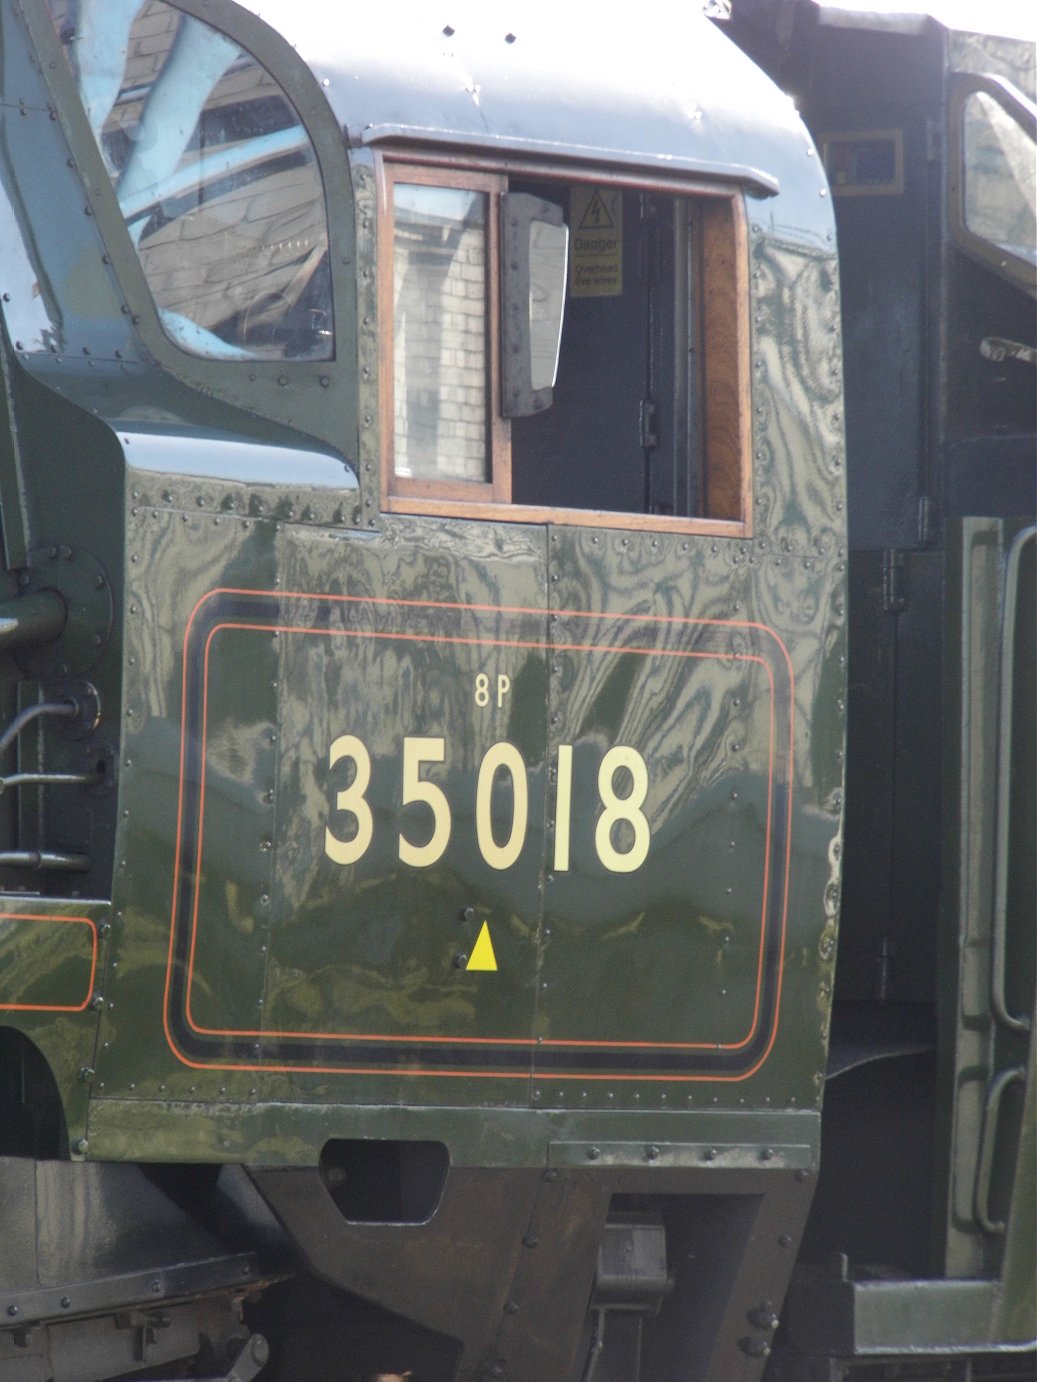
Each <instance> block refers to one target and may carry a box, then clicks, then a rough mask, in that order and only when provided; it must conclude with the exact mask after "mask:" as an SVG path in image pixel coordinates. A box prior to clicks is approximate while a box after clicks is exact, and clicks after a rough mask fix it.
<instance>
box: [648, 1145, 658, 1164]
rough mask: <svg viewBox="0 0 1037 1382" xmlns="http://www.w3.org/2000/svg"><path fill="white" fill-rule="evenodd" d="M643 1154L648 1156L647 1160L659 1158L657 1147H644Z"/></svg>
mask: <svg viewBox="0 0 1037 1382" xmlns="http://www.w3.org/2000/svg"><path fill="white" fill-rule="evenodd" d="M645 1156H646V1157H647V1158H648V1160H649V1161H658V1160H659V1148H658V1147H647V1148H646V1149H645Z"/></svg>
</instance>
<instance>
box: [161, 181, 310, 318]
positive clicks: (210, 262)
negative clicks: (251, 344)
mask: <svg viewBox="0 0 1037 1382" xmlns="http://www.w3.org/2000/svg"><path fill="white" fill-rule="evenodd" d="M228 236H231V237H232V242H233V247H234V254H233V256H228V254H227V237H228ZM326 241H327V237H326V232H325V227H324V216H323V202H322V192H321V187H320V181H319V178H318V176H317V171H316V168H315V166H314V165H313V164H312V163H309V164H303V165H300V166H296V167H293V168H288V169H283V170H281V171H280V172H277V173H270V172H268V173H266V175H265V176H264V177H262V178H261V179H259V180H257V181H245V182H244V183H242V184H241V185H238V186H235V187H233V188H231V189H230V190H229V191H227V192H224V193H223V194H222V195H219V196H207V197H206V199H205V202H204V204H203V205H202V206H200V207H199V208H197V209H196V210H192V211H188V212H186V213H185V214H184V215H180V216H177V217H175V219H173V220H170V221H168V222H167V223H166V224H165V225H162V226H160V227H159V228H158V229H157V230H155V231H154V232H152V233H150V234H145V235H144V236H143V237H142V239H141V242H140V247H139V248H140V256H141V260H142V261H143V263H144V268H145V272H146V274H147V277H148V282H149V283H150V285H151V290H152V292H153V293H154V295H155V300H156V302H157V304H158V305H159V307H162V308H166V309H169V310H171V311H178V312H183V313H185V314H187V313H189V315H190V316H191V318H192V320H194V321H196V322H198V324H199V325H201V326H204V327H208V328H213V327H215V326H217V325H218V324H219V323H220V322H221V321H223V320H224V319H226V317H227V316H228V315H230V313H231V312H234V311H238V312H243V311H246V309H250V310H249V320H250V324H252V325H254V326H259V325H262V324H263V323H264V322H265V321H266V320H267V319H268V318H276V317H279V316H281V315H282V314H283V313H284V311H285V310H286V309H287V308H288V307H290V306H291V305H292V304H293V303H294V302H295V301H296V299H297V298H298V297H299V294H300V293H301V292H302V290H303V289H304V288H305V286H306V284H307V283H308V282H309V279H310V275H311V274H312V273H313V271H314V269H315V267H316V264H317V261H318V260H319V259H320V257H321V255H322V254H323V253H324V251H325V249H326Z"/></svg>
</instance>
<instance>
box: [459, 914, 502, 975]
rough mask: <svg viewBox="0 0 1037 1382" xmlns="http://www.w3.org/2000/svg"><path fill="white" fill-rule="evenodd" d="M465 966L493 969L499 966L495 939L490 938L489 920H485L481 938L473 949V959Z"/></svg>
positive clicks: (468, 967) (467, 967)
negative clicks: (495, 951) (494, 947)
mask: <svg viewBox="0 0 1037 1382" xmlns="http://www.w3.org/2000/svg"><path fill="white" fill-rule="evenodd" d="M465 968H466V969H493V970H495V969H496V968H497V956H496V955H495V954H494V953H493V941H492V940H490V926H489V922H486V921H484V922H483V924H482V930H481V931H480V932H479V939H478V940H477V941H476V942H475V949H474V950H473V951H472V955H471V959H469V961H468V964H467V965H466V966H465Z"/></svg>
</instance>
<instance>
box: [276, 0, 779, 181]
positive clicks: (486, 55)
mask: <svg viewBox="0 0 1037 1382" xmlns="http://www.w3.org/2000/svg"><path fill="white" fill-rule="evenodd" d="M250 8H253V9H254V10H255V12H256V13H257V14H259V15H260V17H261V18H263V19H264V20H265V21H266V22H267V23H269V24H271V25H272V26H273V27H274V28H276V29H278V30H279V31H280V32H281V33H282V34H283V35H284V36H285V37H286V38H287V39H288V40H289V41H290V42H291V43H293V44H294V45H295V46H296V48H297V49H298V50H299V52H300V54H301V55H302V56H303V57H304V58H305V59H306V61H307V62H308V63H309V65H310V66H311V68H312V69H313V71H314V72H315V74H316V75H317V77H318V79H319V80H320V81H321V82H322V84H323V85H324V88H325V91H326V94H327V97H328V100H329V102H330V104H331V106H332V109H333V110H334V111H335V114H336V116H337V117H338V119H339V120H340V121H341V123H342V125H343V126H344V127H345V129H346V131H347V133H348V135H349V138H350V139H351V140H352V141H353V142H354V143H359V144H364V143H367V144H377V143H380V142H384V141H388V140H400V139H414V140H421V141H422V142H424V143H429V142H431V143H440V144H448V145H455V146H464V147H467V148H476V149H488V150H496V151H500V152H507V151H509V150H511V149H515V148H518V147H521V148H522V149H524V150H529V151H531V152H537V151H540V152H542V153H543V154H544V155H545V156H546V155H550V156H552V157H565V158H572V159H579V160H589V161H594V162H598V163H602V162H605V163H608V164H612V165H616V166H620V167H622V166H623V165H636V166H637V167H639V168H645V167H648V168H654V169H655V170H656V171H658V172H672V173H675V174H685V175H688V174H701V175H703V176H712V177H723V178H729V179H734V180H737V181H740V182H743V183H746V184H749V185H751V186H753V187H755V189H756V190H757V191H759V192H774V191H776V190H777V187H778V178H779V174H780V171H781V169H782V168H783V167H784V165H785V164H786V162H787V159H788V144H789V141H790V140H792V141H794V142H795V145H796V147H797V148H798V147H801V146H802V143H803V135H802V129H801V126H800V125H799V121H798V118H797V116H796V114H795V111H794V110H793V108H792V105H791V103H790V101H789V99H788V97H786V96H785V95H783V94H782V93H781V92H780V91H778V89H777V88H776V87H775V86H773V85H772V83H771V82H770V81H769V80H768V78H766V77H765V76H764V75H763V74H762V73H761V72H760V71H759V70H758V69H757V68H756V67H755V66H754V65H753V64H752V63H751V62H750V61H749V60H748V59H747V58H746V57H745V56H744V55H743V54H742V53H740V52H739V51H738V50H737V49H736V48H735V47H734V46H733V45H732V44H731V43H730V42H728V40H727V39H726V38H725V37H724V36H723V35H722V34H721V33H719V32H718V31H717V30H716V29H715V28H714V26H713V25H712V24H711V23H710V22H709V21H708V20H707V19H706V18H705V17H704V16H703V15H702V14H701V13H700V12H699V10H698V8H697V7H696V5H695V4H694V3H689V0H664V2H663V3H661V4H656V5H653V6H652V7H651V10H650V11H648V12H647V14H646V16H642V15H639V14H638V13H637V11H636V10H630V11H625V12H624V11H616V10H611V9H608V8H607V7H592V6H585V5H571V4H566V3H564V2H563V0H554V3H549V2H548V0H521V3H515V0H512V3H508V4H505V3H503V0H387V2H386V3H383V4H381V5H374V6H370V7H367V8H365V9H363V10H357V9H354V8H352V7H350V8H348V9H346V8H342V9H341V10H340V9H339V7H337V6H329V5H327V4H326V3H325V0H255V3H253V4H252V5H251V6H250Z"/></svg>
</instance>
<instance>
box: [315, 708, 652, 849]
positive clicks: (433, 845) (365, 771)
mask: <svg viewBox="0 0 1037 1382" xmlns="http://www.w3.org/2000/svg"><path fill="white" fill-rule="evenodd" d="M343 760H349V761H351V762H352V763H353V769H354V770H353V777H352V781H351V782H350V784H349V786H348V787H345V788H343V789H342V790H341V791H337V792H336V793H335V809H336V811H339V812H347V813H348V814H349V815H351V816H352V817H353V819H354V821H355V823H356V828H355V831H354V833H353V835H352V837H351V838H350V839H342V838H341V836H339V835H336V834H335V833H334V832H333V831H332V829H331V827H330V826H328V827H326V828H325V831H324V852H325V853H326V854H327V856H328V858H329V859H332V860H334V862H335V863H336V864H355V863H357V862H358V861H359V860H360V859H362V858H363V857H364V855H365V854H366V852H367V850H368V848H369V847H370V844H371V840H372V839H373V837H374V830H375V821H374V814H373V812H372V810H371V807H370V805H369V804H368V801H367V790H368V787H369V786H370V783H371V755H370V753H369V752H368V750H367V747H366V745H365V744H364V742H363V740H362V739H358V738H357V736H356V735H355V734H343V735H341V736H340V737H339V738H338V739H336V740H335V742H334V743H333V744H332V746H331V752H330V754H329V763H328V766H329V768H334V767H335V765H336V764H338V763H341V762H342V761H343ZM445 760H446V742H445V740H443V739H441V738H418V737H407V738H405V739H404V741H403V773H402V778H403V780H402V786H403V797H402V801H403V805H404V806H409V805H410V804H411V803H412V802H420V803H422V805H423V806H424V807H425V808H426V810H427V811H428V813H429V816H430V818H431V825H432V833H431V835H430V836H429V837H428V839H427V840H425V843H423V844H414V843H413V841H412V840H410V839H408V838H407V836H406V835H405V834H404V833H403V831H402V830H401V831H400V833H399V857H400V861H401V863H404V864H408V865H410V866H411V867H412V868H417V869H422V868H428V867H429V866H430V865H432V864H435V863H436V862H437V860H439V859H441V858H442V857H443V853H444V851H445V850H446V847H447V845H448V844H449V843H450V832H451V828H452V817H451V812H450V802H449V801H448V799H447V795H446V793H445V792H444V791H443V789H442V787H440V786H439V785H438V784H437V783H435V782H433V781H431V780H430V779H429V778H428V777H425V776H424V775H423V769H424V768H425V766H426V765H434V764H437V763H443V762H445ZM500 776H506V777H508V778H510V781H511V802H512V807H511V821H510V823H509V825H508V828H507V831H506V836H505V838H504V839H500V838H498V836H497V835H495V834H494V830H493V824H492V821H491V811H490V803H491V797H492V794H493V788H494V784H495V782H496V780H497V778H498V777H500ZM617 780H618V784H619V786H622V787H624V788H628V790H625V791H624V793H623V795H620V794H619V791H618V789H617ZM597 786H598V800H599V804H600V808H601V809H600V812H599V814H598V818H597V822H596V824H595V827H594V848H595V850H596V852H597V856H598V859H599V860H600V861H601V863H602V865H603V866H604V867H605V868H606V869H608V870H609V871H610V872H611V873H633V872H634V870H635V869H639V868H640V867H641V865H642V864H643V863H644V861H645V859H646V858H647V855H648V847H649V844H650V843H651V831H650V830H649V826H648V820H647V818H646V817H645V814H644V811H643V810H642V808H643V806H644V802H645V797H646V796H647V794H648V768H647V767H646V765H645V761H644V759H643V758H642V757H641V755H640V754H639V753H638V751H637V750H636V749H632V748H628V747H627V746H626V745H624V744H617V745H616V747H615V748H612V749H609V751H608V753H606V754H605V756H604V758H603V759H602V760H601V763H600V765H599V767H598V783H597ZM572 791H573V746H572V745H571V744H560V745H559V746H558V764H557V779H556V788H555V832H554V862H553V867H554V869H555V870H556V871H559V872H561V871H564V870H566V869H568V867H569V846H570V840H571V835H572ZM623 823H625V825H626V827H627V828H626V829H624V830H617V829H616V827H617V826H619V825H621V824H623ZM528 826H529V781H528V777H527V774H526V765H525V763H524V762H523V761H522V755H521V754H520V753H519V751H518V749H517V748H516V747H515V745H514V744H509V743H508V742H507V741H506V740H501V741H499V742H498V743H496V744H491V745H490V747H489V748H488V749H487V750H486V752H485V753H484V754H483V757H482V762H481V763H480V764H479V774H478V778H477V781H476V788H475V832H476V839H477V841H478V845H479V853H480V854H481V855H482V857H483V859H484V860H485V861H486V863H487V864H488V865H489V866H490V868H494V869H507V868H510V867H511V866H512V864H514V863H515V861H516V860H517V859H518V857H519V855H520V854H521V853H522V848H523V846H524V844H525V842H526V833H527V830H528ZM498 828H500V822H498ZM425 833H427V831H426V832H425Z"/></svg>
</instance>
